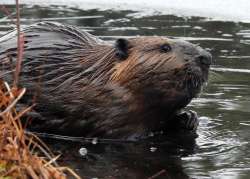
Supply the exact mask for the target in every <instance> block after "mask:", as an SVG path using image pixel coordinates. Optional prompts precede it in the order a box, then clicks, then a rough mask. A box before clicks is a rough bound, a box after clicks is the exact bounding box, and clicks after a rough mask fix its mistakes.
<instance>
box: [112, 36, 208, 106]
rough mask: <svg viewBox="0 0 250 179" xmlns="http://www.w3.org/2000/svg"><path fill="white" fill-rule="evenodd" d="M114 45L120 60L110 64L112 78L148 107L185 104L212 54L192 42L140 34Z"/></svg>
mask: <svg viewBox="0 0 250 179" xmlns="http://www.w3.org/2000/svg"><path fill="white" fill-rule="evenodd" d="M116 48H117V56H118V58H120V61H119V62H118V63H117V64H116V65H115V66H114V67H113V68H114V73H113V74H112V76H111V80H112V81H115V82H117V83H119V84H120V85H121V86H124V87H126V88H128V89H129V90H130V91H132V93H133V94H135V95H134V96H136V97H138V98H140V100H142V101H143V102H142V101H141V102H142V103H143V104H144V105H147V106H148V107H150V108H152V107H153V106H155V107H158V108H160V107H163V108H168V109H170V110H171V109H180V108H182V107H185V106H186V105H187V104H188V103H189V102H190V100H191V99H192V98H193V97H195V96H196V95H197V94H198V93H199V92H200V90H201V87H202V85H203V83H204V82H206V81H207V79H208V71H209V66H210V64H211V60H212V57H211V55H210V53H208V52H207V51H205V50H203V49H202V48H201V47H199V46H197V45H194V44H192V43H189V42H186V41H181V40H174V39H168V38H163V37H141V38H134V39H130V40H125V39H118V40H117V41H116ZM142 103H141V104H142Z"/></svg>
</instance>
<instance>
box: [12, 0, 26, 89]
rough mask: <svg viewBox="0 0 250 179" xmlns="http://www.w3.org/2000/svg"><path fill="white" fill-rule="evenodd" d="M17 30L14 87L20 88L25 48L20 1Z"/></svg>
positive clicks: (17, 6)
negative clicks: (19, 81)
mask: <svg viewBox="0 0 250 179" xmlns="http://www.w3.org/2000/svg"><path fill="white" fill-rule="evenodd" d="M16 12H17V15H16V16H17V17H16V28H17V61H16V71H15V74H14V75H15V76H14V86H15V87H17V86H18V79H19V73H20V71H21V64H22V58H23V47H24V34H23V33H21V30H20V10H19V0H16Z"/></svg>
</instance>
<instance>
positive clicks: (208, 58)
mask: <svg viewBox="0 0 250 179" xmlns="http://www.w3.org/2000/svg"><path fill="white" fill-rule="evenodd" d="M195 60H196V61H197V62H198V63H200V64H202V65H208V66H209V65H211V63H212V55H211V54H210V53H209V52H207V51H205V50H204V51H202V52H201V53H200V54H199V55H197V56H196V57H195Z"/></svg>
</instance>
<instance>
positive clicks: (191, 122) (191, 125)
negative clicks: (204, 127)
mask: <svg viewBox="0 0 250 179" xmlns="http://www.w3.org/2000/svg"><path fill="white" fill-rule="evenodd" d="M178 119H179V120H180V121H179V122H180V127H181V128H183V129H186V130H190V131H196V129H197V127H198V125H199V119H198V116H197V113H196V112H195V111H191V110H190V111H185V112H183V113H181V114H179V115H178Z"/></svg>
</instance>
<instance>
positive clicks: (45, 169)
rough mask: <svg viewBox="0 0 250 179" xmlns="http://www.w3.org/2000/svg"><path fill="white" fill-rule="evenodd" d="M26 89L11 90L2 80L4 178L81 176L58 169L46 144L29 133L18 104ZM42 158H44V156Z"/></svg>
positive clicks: (0, 163)
mask: <svg viewBox="0 0 250 179" xmlns="http://www.w3.org/2000/svg"><path fill="white" fill-rule="evenodd" d="M24 93H25V89H17V88H12V89H10V88H9V86H8V85H7V83H4V82H3V81H0V131H1V132H0V178H1V179H2V178H6V179H7V178H22V179H26V178H32V179H40V178H43V179H64V178H66V175H65V173H64V172H67V173H68V174H71V175H73V176H74V177H75V178H80V177H78V176H77V175H76V174H75V173H74V172H72V171H71V169H69V168H66V167H58V166H57V164H56V163H55V160H56V159H57V158H58V157H53V155H52V154H51V152H50V151H49V149H48V148H47V147H46V145H45V144H44V143H43V142H42V141H41V140H40V139H39V138H38V137H36V136H35V135H32V134H29V135H27V134H25V132H24V129H23V127H22V125H21V122H20V117H21V116H22V115H23V114H24V113H26V112H28V111H29V110H30V108H26V109H24V110H22V111H19V112H17V111H16V110H15V104H16V103H17V102H18V100H19V99H20V98H21V97H22V95H23V94H24ZM41 156H42V157H41Z"/></svg>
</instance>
